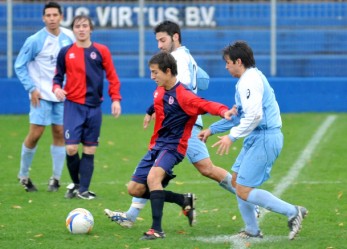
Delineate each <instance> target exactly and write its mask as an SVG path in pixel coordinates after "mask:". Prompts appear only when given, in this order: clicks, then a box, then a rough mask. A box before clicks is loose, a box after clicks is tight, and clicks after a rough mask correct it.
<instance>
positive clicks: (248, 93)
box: [246, 89, 251, 99]
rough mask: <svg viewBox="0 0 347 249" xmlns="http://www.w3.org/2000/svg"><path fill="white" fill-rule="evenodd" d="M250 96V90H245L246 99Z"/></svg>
mask: <svg viewBox="0 0 347 249" xmlns="http://www.w3.org/2000/svg"><path fill="white" fill-rule="evenodd" d="M250 96H251V90H249V89H247V95H246V98H247V99H249V97H250Z"/></svg>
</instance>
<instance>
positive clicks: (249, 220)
mask: <svg viewBox="0 0 347 249" xmlns="http://www.w3.org/2000/svg"><path fill="white" fill-rule="evenodd" d="M237 203H238V205H239V210H240V213H241V216H242V219H243V221H244V222H245V225H246V227H245V230H246V232H248V233H250V234H253V235H256V234H258V232H259V231H260V229H259V225H258V221H257V218H256V216H255V213H254V204H252V203H250V202H248V201H244V200H242V199H241V198H240V197H238V196H237Z"/></svg>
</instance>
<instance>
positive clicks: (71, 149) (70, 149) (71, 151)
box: [66, 145, 78, 156]
mask: <svg viewBox="0 0 347 249" xmlns="http://www.w3.org/2000/svg"><path fill="white" fill-rule="evenodd" d="M77 153H78V146H77V145H67V146H66V154H68V155H69V156H72V155H75V154H77Z"/></svg>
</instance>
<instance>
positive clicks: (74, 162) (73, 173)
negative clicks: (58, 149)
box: [66, 153, 80, 184]
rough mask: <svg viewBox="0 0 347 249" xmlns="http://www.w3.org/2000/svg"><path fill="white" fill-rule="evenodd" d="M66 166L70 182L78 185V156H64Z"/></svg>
mask: <svg viewBox="0 0 347 249" xmlns="http://www.w3.org/2000/svg"><path fill="white" fill-rule="evenodd" d="M66 165H67V169H68V170H69V174H70V177H71V180H72V182H73V183H75V184H80V179H79V171H80V156H79V155H78V153H76V154H75V155H72V156H69V155H66Z"/></svg>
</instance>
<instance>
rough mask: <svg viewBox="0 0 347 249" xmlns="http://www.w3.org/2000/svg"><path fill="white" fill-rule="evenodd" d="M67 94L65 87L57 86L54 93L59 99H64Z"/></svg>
mask: <svg viewBox="0 0 347 249" xmlns="http://www.w3.org/2000/svg"><path fill="white" fill-rule="evenodd" d="M66 94H67V92H66V91H65V90H64V89H61V88H56V89H55V90H54V95H55V96H56V97H57V99H58V100H59V101H64V100H65V96H66Z"/></svg>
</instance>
